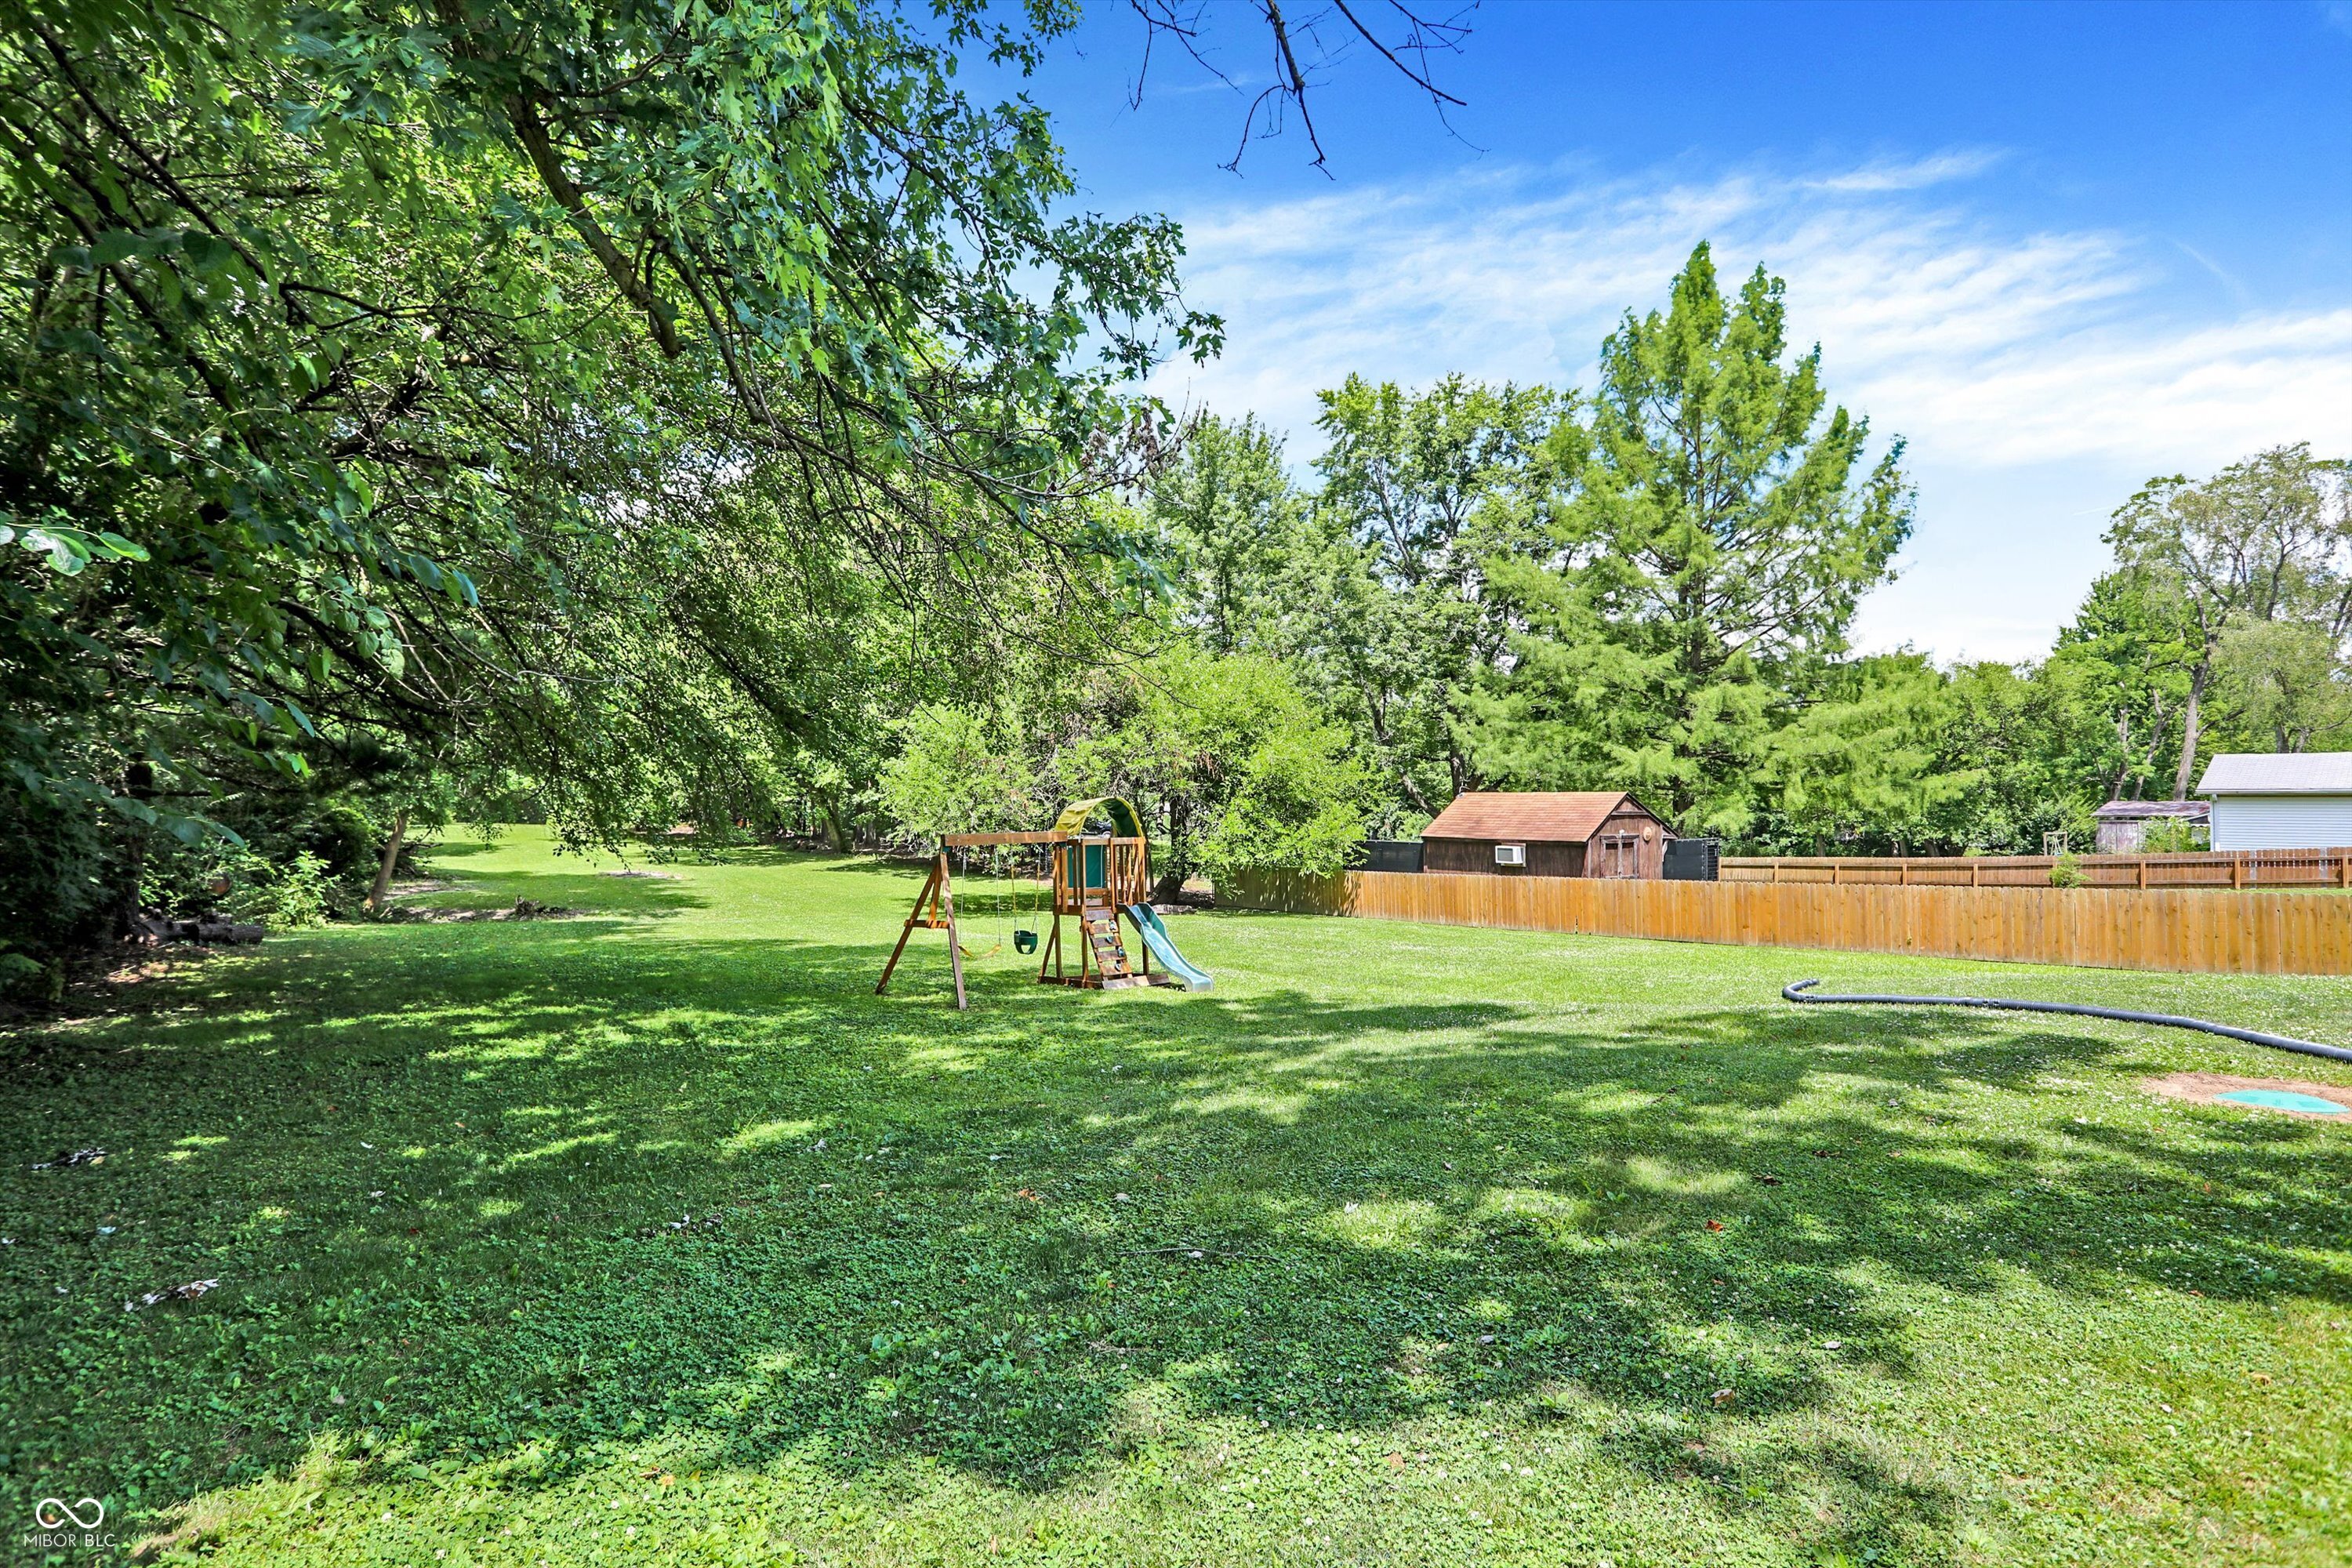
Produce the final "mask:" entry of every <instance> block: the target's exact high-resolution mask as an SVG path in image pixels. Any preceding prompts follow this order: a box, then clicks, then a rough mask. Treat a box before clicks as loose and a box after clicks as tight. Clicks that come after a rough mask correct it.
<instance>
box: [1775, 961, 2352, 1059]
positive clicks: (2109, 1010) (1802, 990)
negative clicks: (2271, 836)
mask: <svg viewBox="0 0 2352 1568" xmlns="http://www.w3.org/2000/svg"><path fill="white" fill-rule="evenodd" d="M1819 984H1821V982H1820V981H1818V980H1799V981H1794V982H1791V983H1790V985H1789V987H1788V988H1787V989H1786V990H1784V991H1782V992H1781V993H1780V994H1781V995H1782V996H1783V997H1784V998H1786V999H1787V1000H1789V1001H1790V1002H1854V1003H1876V1004H1884V1005H1888V1006H1895V1007H1991V1008H1994V1009H1997V1010H1999V1011H2000V1012H2004V1013H2066V1014H2070V1015H2072V1016H2074V1017H2078V1018H2113V1019H2115V1020H2116V1022H2117V1023H2122V1024H2161V1025H2163V1026H2165V1027H2166V1028H2168V1029H2195V1030H2198V1031H2199V1032H2200V1033H2202V1034H2207V1035H2225V1036H2227V1037H2230V1038H2231V1039H2233V1040H2243V1041H2245V1042H2246V1043H2247V1044H2249V1045H2255V1046H2268V1047H2271V1049H2273V1050H2274V1051H2299V1052H2301V1053H2302V1054H2303V1055H2305V1056H2306V1057H2326V1058H2328V1059H2329V1060H2330V1061H2339V1062H2352V1048H2347V1047H2343V1046H2323V1045H2321V1044H2319V1043H2318V1042H2317V1041H2315V1040H2298V1039H2294V1038H2293V1037H2290V1036H2286V1035H2265V1034H2263V1032H2262V1031H2261V1030H2260V1029H2239V1028H2233V1027H2231V1026H2230V1025H2228V1024H2216V1023H2214V1022H2212V1021H2211V1020H2210V1019H2207V1018H2183V1017H2179V1016H2176V1015H2174V1014H2170V1013H2130V1012H2126V1011H2125V1010H2124V1009H2123V1008H2121V1007H2085V1006H2084V1005H2081V1004H2079V1003H2075V1002H2012V1001H2011V1000H2010V999H2008V998H2007V997H2003V996H1821V995H1814V994H1811V987H1812V986H1815V985H1819Z"/></svg>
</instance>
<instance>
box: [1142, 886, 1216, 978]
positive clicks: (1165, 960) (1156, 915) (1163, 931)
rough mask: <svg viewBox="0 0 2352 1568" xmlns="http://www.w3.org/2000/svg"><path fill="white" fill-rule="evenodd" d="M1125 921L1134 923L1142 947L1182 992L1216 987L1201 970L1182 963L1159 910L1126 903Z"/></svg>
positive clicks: (1143, 905) (1181, 958)
mask: <svg viewBox="0 0 2352 1568" xmlns="http://www.w3.org/2000/svg"><path fill="white" fill-rule="evenodd" d="M1127 918H1128V919H1129V920H1131V921H1134V922H1135V930H1136V934H1137V935H1139V936H1140V937H1142V938H1143V945H1144V946H1146V947H1148V948H1150V950H1151V956H1152V957H1154V958H1156V959H1158V960H1159V961H1160V968H1162V969H1164V970H1166V971H1167V972H1168V973H1171V974H1172V975H1174V976H1175V977H1176V978H1177V980H1178V981H1179V982H1180V983H1181V984H1182V985H1183V987H1184V989H1185V990H1187V991H1206V990H1207V989H1208V988H1209V987H1210V986H1212V985H1213V984H1216V982H1214V981H1213V980H1211V979H1210V978H1209V976H1208V974H1207V973H1205V972H1204V971H1202V970H1198V969H1195V968H1193V967H1192V965H1191V964H1189V963H1185V962H1184V955H1183V954H1182V953H1181V952H1177V951H1176V939H1175V938H1173V937H1171V936H1170V935H1169V934H1168V925H1167V922H1166V921H1162V920H1161V919H1160V911H1159V910H1155V909H1153V908H1152V907H1151V906H1150V904H1129V905H1128V906H1127Z"/></svg>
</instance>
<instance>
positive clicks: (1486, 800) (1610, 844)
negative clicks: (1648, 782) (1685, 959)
mask: <svg viewBox="0 0 2352 1568" xmlns="http://www.w3.org/2000/svg"><path fill="white" fill-rule="evenodd" d="M1671 837H1674V832H1673V830H1672V829H1671V828H1669V827H1668V826H1666V824H1665V822H1664V819H1663V818H1661V817H1659V816H1657V815H1656V814H1655V813H1654V812H1652V811H1650V810H1649V809H1648V808H1647V807H1645V806H1643V805H1642V803H1641V802H1639V801H1637V800H1635V799H1634V798H1633V796H1632V795H1628V794H1626V793H1625V792H1624V791H1623V790H1569V791H1564V792H1559V793H1553V794H1538V793H1528V794H1502V793H1482V794H1477V795H1456V796H1454V804H1453V805H1449V806H1447V807H1446V808H1445V809H1444V811H1442V812H1439V813H1438V814H1437V820H1436V821H1434V822H1433V823H1431V824H1430V825H1429V826H1427V827H1424V828H1423V829H1422V832H1421V840H1422V869H1423V871H1447V872H1454V873H1456V874H1463V875H1469V874H1475V875H1479V876H1495V877H1643V878H1656V877H1660V876H1663V875H1664V871H1665V858H1666V840H1667V839H1669V838H1671ZM1498 851H1499V852H1500V853H1498Z"/></svg>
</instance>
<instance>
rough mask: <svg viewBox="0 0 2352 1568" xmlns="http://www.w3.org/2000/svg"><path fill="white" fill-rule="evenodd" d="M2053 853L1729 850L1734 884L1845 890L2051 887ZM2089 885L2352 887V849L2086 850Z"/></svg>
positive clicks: (1726, 861)
mask: <svg viewBox="0 0 2352 1568" xmlns="http://www.w3.org/2000/svg"><path fill="white" fill-rule="evenodd" d="M2057 864H2058V860H2057V858H2056V857H2055V856H2051V855H1909V856H1889V855H1879V856H1861V855H1843V856H1841V855H1772V856H1765V855H1727V856H1725V857H1724V858H1723V861H1722V876H1723V879H1724V880H1725V881H1727V882H1784V883H1785V882H1828V883H1832V884H1833V885H1835V886H1839V887H1853V886H1872V885H1875V884H1892V885H1894V886H1895V887H1898V888H2046V887H2048V886H2049V885H2050V868H2052V867H2053V866H2055V865H2057ZM2074 865H2075V868H2077V869H2078V870H2080V871H2081V873H2082V876H2083V882H2082V885H2083V886H2084V887H2085V888H2130V889H2136V890H2137V889H2148V888H2241V889H2242V888H2352V849H2239V850H2233V851H2230V852H2227V853H2221V854H2216V853H2213V852H2210V851H2207V850H2198V851H2195V852H2193V853H2189V854H2182V855H2080V856H2076V857H2075V858H2074Z"/></svg>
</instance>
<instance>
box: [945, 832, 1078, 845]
mask: <svg viewBox="0 0 2352 1568" xmlns="http://www.w3.org/2000/svg"><path fill="white" fill-rule="evenodd" d="M1069 841H1070V836H1069V835H1068V834H1066V833H1055V832H1054V831H1052V830H1051V829H1048V830H1046V831H1045V832H1044V833H950V834H948V835H947V836H945V837H942V838H941V839H940V843H941V844H944V845H946V846H947V847H949V848H950V849H986V848H988V847H991V846H992V845H998V844H1066V843H1068V842H1069Z"/></svg>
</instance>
